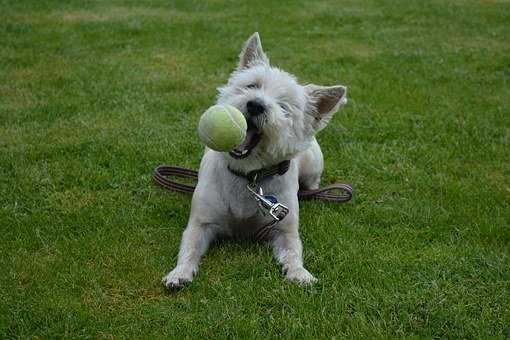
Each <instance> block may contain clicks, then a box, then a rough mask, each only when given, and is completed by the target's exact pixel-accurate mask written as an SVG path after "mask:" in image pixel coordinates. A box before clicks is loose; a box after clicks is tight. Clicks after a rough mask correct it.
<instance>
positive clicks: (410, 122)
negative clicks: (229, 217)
mask: <svg viewBox="0 0 510 340" xmlns="http://www.w3.org/2000/svg"><path fill="white" fill-rule="evenodd" d="M254 31H259V32H260V34H261V37H262V43H263V45H264V48H265V50H266V52H267V53H268V54H269V57H270V58H271V60H272V62H273V63H274V64H276V65H279V66H281V67H282V68H284V69H286V70H288V71H290V72H291V73H294V74H296V75H297V76H298V77H299V79H300V81H301V82H303V83H307V82H313V83H317V84H323V85H333V84H344V85H347V86H348V87H349V98H350V101H349V104H348V105H347V106H346V107H345V108H344V109H343V110H342V111H340V113H339V114H338V115H336V116H335V118H334V120H333V121H332V123H331V124H330V125H329V127H328V128H327V129H325V130H324V131H322V132H321V133H320V135H319V136H318V139H319V142H320V143H321V145H322V148H323V152H324V154H325V160H326V171H325V174H324V178H323V184H326V183H329V182H333V181H346V182H349V183H352V184H353V186H354V187H355V189H356V197H355V199H354V200H353V201H352V202H351V203H348V204H344V205H334V204H324V203H319V202H305V203H302V205H301V235H302V238H303V243H304V254H305V263H306V265H307V268H308V269H309V270H310V271H311V272H312V273H313V274H315V275H316V276H317V278H319V280H320V281H319V283H318V284H316V285H315V286H312V287H300V286H297V285H294V284H291V283H288V282H286V281H285V279H284V277H283V276H282V274H281V273H280V267H279V266H278V265H277V263H276V261H275V260H274V259H273V257H272V254H271V250H270V249H269V248H268V247H267V246H266V245H264V244H260V243H250V242H247V241H244V242H228V241H227V242H221V243H219V244H217V245H215V246H214V247H213V248H212V249H211V250H210V251H209V252H208V254H207V255H206V257H205V258H204V259H203V261H202V266H201V270H200V273H199V275H198V276H197V277H196V279H195V281H194V282H193V283H192V284H190V285H189V286H187V287H185V288H184V289H182V290H181V291H179V292H167V291H166V290H165V289H164V287H163V286H162V285H161V283H160V280H161V277H162V276H163V275H164V274H166V272H167V271H168V270H169V269H171V268H172V266H173V265H174V264H175V261H176V256H177V251H178V247H179V242H180V237H181V233H182V231H183V229H184V226H185V224H186V221H187V217H188V212H189V208H190V198H189V197H188V196H185V195H181V194H174V193H168V192H166V191H164V190H162V189H160V188H158V187H156V186H154V185H153V183H152V181H151V174H152V171H153V169H154V167H155V166H156V165H158V164H163V163H166V164H175V165H181V166H187V167H193V168H197V167H198V164H199V161H200V157H201V153H202V146H201V145H200V142H199V140H198V137H197V134H196V125H197V122H198V118H199V116H200V115H201V113H202V112H203V111H204V109H205V108H207V107H208V106H209V105H211V104H212V103H213V102H214V101H215V96H216V87H217V86H219V85H221V84H223V83H224V82H225V81H226V80H227V78H228V76H229V73H230V72H231V71H232V70H233V69H234V67H235V65H236V62H237V55H238V53H239V50H240V46H241V44H242V43H243V41H244V40H245V39H247V38H248V37H249V36H250V35H251V34H252V33H253V32H254ZM509 103H510V3H509V2H508V1H503V0H500V1H497V0H491V1H488V0H487V1H474V0H473V1H469V0H465V1H460V0H458V1H439V0H437V1H382V0H381V1H379V0H377V1H376V0H363V1H358V0H350V1H324V2H320V3H319V2H318V3H315V2H313V1H277V2H276V1H275V2H273V1H269V0H268V1H257V2H254V1H252V2H246V3H244V4H241V3H238V2H237V1H231V2H223V1H219V0H214V1H208V2H204V1H165V0H155V1H150V2H149V1H148V2H146V3H144V4H142V3H140V2H138V1H120V0H119V1H93V0H91V1H86V2H85V1H83V2H79V1H72V2H71V1H69V2H65V1H56V0H47V1H46V0H45V1H36V0H34V1H14V0H12V1H11V0H1V1H0V169H1V173H0V174H1V177H0V194H1V195H0V228H1V230H0V231H1V238H0V250H1V253H0V255H1V256H0V270H1V273H2V275H1V276H0V337H1V338H5V337H18V336H20V337H32V336H34V337H41V338H50V337H60V336H69V337H94V338H96V337H99V338H103V337H107V338H109V337H115V338H117V337H151V338H152V337H172V336H173V337H177V336H179V337H195V336H196V337H238V338H244V337H256V338H263V337H264V338H265V337H283V338H309V337H321V338H323V337H325V338H331V337H333V336H336V337H347V338H352V337H381V338H393V337H401V336H411V337H412V336H416V337H449V338H487V337H499V338H509V337H510V257H509V253H510V248H509V247H510V231H509V224H510V104H509Z"/></svg>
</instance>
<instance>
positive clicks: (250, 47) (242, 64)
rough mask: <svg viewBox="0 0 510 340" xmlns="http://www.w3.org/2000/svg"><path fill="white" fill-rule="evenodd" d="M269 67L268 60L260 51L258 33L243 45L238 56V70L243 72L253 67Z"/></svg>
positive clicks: (260, 45)
mask: <svg viewBox="0 0 510 340" xmlns="http://www.w3.org/2000/svg"><path fill="white" fill-rule="evenodd" d="M261 64H262V65H269V59H268V58H267V56H266V54H265V53H264V51H263V50H262V44H261V43H260V36H259V33H258V32H255V33H253V35H252V36H251V37H250V38H249V39H248V40H247V41H246V42H245V43H244V46H243V49H242V51H241V54H240V55H239V65H238V66H237V69H238V70H243V69H245V68H249V67H252V66H255V65H261Z"/></svg>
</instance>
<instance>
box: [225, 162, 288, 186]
mask: <svg viewBox="0 0 510 340" xmlns="http://www.w3.org/2000/svg"><path fill="white" fill-rule="evenodd" d="M289 167H290V160H286V161H283V162H280V163H278V164H276V165H273V166H270V167H269V168H262V169H257V170H253V171H250V172H248V173H244V172H241V171H237V170H234V169H231V168H230V167H228V170H229V171H230V172H231V173H233V174H234V175H236V176H238V177H243V178H246V179H247V180H248V182H250V183H253V182H255V181H256V182H261V181H263V180H264V179H266V178H269V177H273V176H275V175H278V176H282V175H284V174H285V173H286V172H287V171H288V170H289Z"/></svg>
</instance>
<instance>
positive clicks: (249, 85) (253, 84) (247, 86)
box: [246, 83, 259, 89]
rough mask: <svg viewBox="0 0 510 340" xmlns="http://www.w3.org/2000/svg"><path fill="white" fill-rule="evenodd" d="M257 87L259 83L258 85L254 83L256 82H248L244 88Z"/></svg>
mask: <svg viewBox="0 0 510 340" xmlns="http://www.w3.org/2000/svg"><path fill="white" fill-rule="evenodd" d="M258 87H259V85H258V84H256V83H252V84H248V85H246V88H247V89H256V88H258Z"/></svg>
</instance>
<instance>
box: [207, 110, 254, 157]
mask: <svg viewBox="0 0 510 340" xmlns="http://www.w3.org/2000/svg"><path fill="white" fill-rule="evenodd" d="M247 127H248V126H247V124H246V119H245V118H244V116H243V114H242V113H241V112H239V110H238V109H236V108H235V107H233V106H230V105H214V106H211V107H210V108H209V109H207V111H205V112H204V114H203V115H202V117H200V121H199V122H198V136H199V137H200V139H201V140H202V142H203V143H204V144H205V145H207V146H208V147H210V148H211V149H213V150H216V151H230V150H232V149H233V148H235V147H236V146H238V145H239V144H241V143H242V142H243V140H244V138H245V137H246V129H247Z"/></svg>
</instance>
